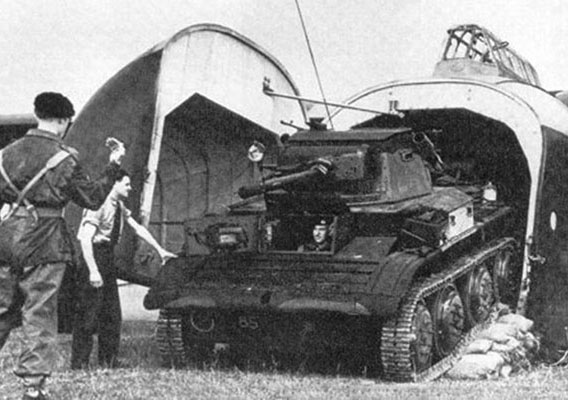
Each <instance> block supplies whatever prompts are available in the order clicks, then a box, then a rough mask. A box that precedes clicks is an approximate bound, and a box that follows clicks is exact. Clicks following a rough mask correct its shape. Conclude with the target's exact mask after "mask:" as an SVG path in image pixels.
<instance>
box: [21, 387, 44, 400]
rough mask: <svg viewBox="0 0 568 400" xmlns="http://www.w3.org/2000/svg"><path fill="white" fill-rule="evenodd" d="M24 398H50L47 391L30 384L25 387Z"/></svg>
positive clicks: (27, 399)
mask: <svg viewBox="0 0 568 400" xmlns="http://www.w3.org/2000/svg"><path fill="white" fill-rule="evenodd" d="M22 400H49V397H47V392H46V391H45V390H43V389H41V388H38V387H35V386H28V387H26V388H25V389H24V395H23V396H22Z"/></svg>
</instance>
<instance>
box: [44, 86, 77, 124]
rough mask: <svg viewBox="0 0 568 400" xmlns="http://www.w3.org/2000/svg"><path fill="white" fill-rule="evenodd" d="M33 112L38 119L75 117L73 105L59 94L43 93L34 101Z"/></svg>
mask: <svg viewBox="0 0 568 400" xmlns="http://www.w3.org/2000/svg"><path fill="white" fill-rule="evenodd" d="M34 112H35V114H36V115H37V117H38V118H40V119H51V118H71V117H72V116H73V115H75V110H74V109H73V104H72V103H71V101H69V99H68V98H67V97H65V96H63V95H62V94H61V93H54V92H43V93H40V94H38V95H37V96H36V98H35V100H34Z"/></svg>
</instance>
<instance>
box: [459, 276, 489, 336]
mask: <svg viewBox="0 0 568 400" xmlns="http://www.w3.org/2000/svg"><path fill="white" fill-rule="evenodd" d="M494 302H495V290H494V288H493V279H492V278H491V274H490V273H489V270H488V269H487V267H486V266H485V265H480V266H478V267H477V268H476V269H475V270H474V271H472V272H471V273H470V274H468V276H467V280H466V283H465V285H464V287H463V303H464V307H465V317H466V322H467V324H468V326H469V327H473V326H475V325H477V324H478V323H480V322H483V321H485V320H486V319H487V318H488V317H489V313H490V312H491V307H492V306H493V303H494Z"/></svg>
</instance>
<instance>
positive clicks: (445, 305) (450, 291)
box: [432, 284, 465, 359]
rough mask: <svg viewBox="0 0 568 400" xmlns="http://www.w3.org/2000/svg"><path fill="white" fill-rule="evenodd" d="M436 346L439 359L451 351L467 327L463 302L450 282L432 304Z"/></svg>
mask: <svg viewBox="0 0 568 400" xmlns="http://www.w3.org/2000/svg"><path fill="white" fill-rule="evenodd" d="M432 319H433V325H434V345H435V346H434V348H435V353H436V356H437V358H438V359H441V358H444V357H446V356H447V355H449V354H450V353H451V351H452V350H453V349H454V347H455V346H456V345H457V344H458V342H459V341H460V339H461V337H462V335H463V333H464V328H465V316H464V310H463V303H462V300H461V298H460V295H459V293H458V290H457V289H456V287H455V285H453V284H449V285H447V286H445V287H444V288H443V289H441V290H440V291H439V292H438V293H437V294H436V296H435V298H434V302H433V304H432Z"/></svg>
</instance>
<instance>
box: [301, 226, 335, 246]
mask: <svg viewBox="0 0 568 400" xmlns="http://www.w3.org/2000/svg"><path fill="white" fill-rule="evenodd" d="M331 238H332V228H331V226H330V225H329V224H328V223H327V221H325V220H321V221H320V222H319V223H317V224H315V225H314V229H313V231H312V239H313V241H312V242H310V243H307V244H303V245H301V246H300V247H299V248H298V251H331Z"/></svg>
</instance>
